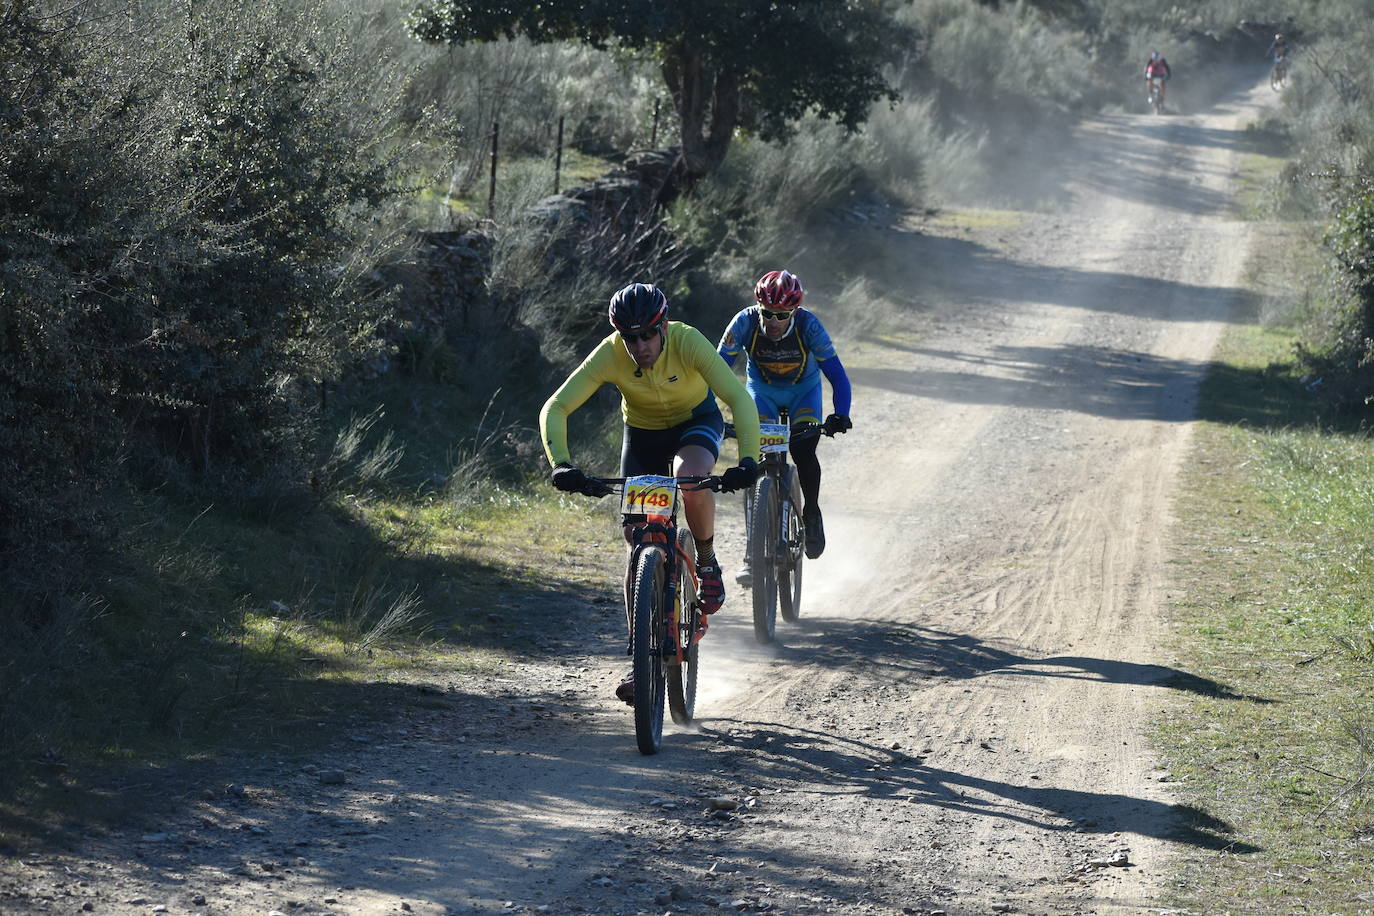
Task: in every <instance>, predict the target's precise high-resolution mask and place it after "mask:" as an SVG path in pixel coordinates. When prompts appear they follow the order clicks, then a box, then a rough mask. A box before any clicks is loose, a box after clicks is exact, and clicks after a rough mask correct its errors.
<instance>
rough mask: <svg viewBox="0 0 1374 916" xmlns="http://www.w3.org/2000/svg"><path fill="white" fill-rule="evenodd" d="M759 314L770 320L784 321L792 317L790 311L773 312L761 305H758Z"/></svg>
mask: <svg viewBox="0 0 1374 916" xmlns="http://www.w3.org/2000/svg"><path fill="white" fill-rule="evenodd" d="M759 314H760V315H762V316H763V317H764V318H767V319H769V320H770V321H786V320H787V319H789V318H791V317H792V313H791V312H774V311H770V310H768V309H766V308H764V307H763V306H761V305H760V306H759Z"/></svg>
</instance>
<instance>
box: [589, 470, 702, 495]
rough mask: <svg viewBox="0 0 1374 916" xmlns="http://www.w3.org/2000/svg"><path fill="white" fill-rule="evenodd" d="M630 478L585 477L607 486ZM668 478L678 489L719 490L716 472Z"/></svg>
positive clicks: (613, 485) (621, 482) (619, 483)
mask: <svg viewBox="0 0 1374 916" xmlns="http://www.w3.org/2000/svg"><path fill="white" fill-rule="evenodd" d="M630 479H631V478H629V477H588V478H587V480H589V481H594V482H596V483H604V484H605V485H606V486H608V487H615V486H620V485H621V484H623V483H625V481H627V480H630ZM668 479H669V480H672V481H674V482H676V483H677V485H678V489H679V490H687V491H691V490H717V491H718V490H720V484H721V479H720V476H719V475H716V474H709V475H706V476H704V477H703V476H696V477H669V478H668ZM683 484H695V486H683Z"/></svg>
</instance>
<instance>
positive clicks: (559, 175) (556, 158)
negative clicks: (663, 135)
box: [487, 99, 662, 219]
mask: <svg viewBox="0 0 1374 916" xmlns="http://www.w3.org/2000/svg"><path fill="white" fill-rule="evenodd" d="M565 120H566V119H565V117H564V116H563V115H559V116H558V130H557V139H556V140H555V142H554V151H553V193H555V194H557V193H559V192H560V191H561V190H562V183H563V149H564V145H565V144H564V122H565ZM661 121H662V118H661V103H660V101H659V100H658V99H655V100H654V117H653V122H652V126H651V128H650V131H649V147H648V148H649V149H656V148H657V147H658V134H659V128H660V125H661ZM489 136H490V138H491V145H490V153H489V159H490V167H489V170H488V175H489V178H488V181H487V217H488V218H489V219H491V218H494V217H495V216H496V185H497V181H496V174H497V169H498V168H499V166H500V162H501V122H500V121H499V120H493V121H492V122H491V130H490V132H489ZM615 136H616V134H614V133H604V134H593V135H590V136H583V137H581V138H579V142H580V143H582V144H587V143H594V142H597V141H605V140H611V139H613V138H614V137H615Z"/></svg>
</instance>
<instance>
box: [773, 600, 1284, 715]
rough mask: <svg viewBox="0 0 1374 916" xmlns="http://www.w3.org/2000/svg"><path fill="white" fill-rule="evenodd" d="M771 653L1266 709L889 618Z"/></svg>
mask: <svg viewBox="0 0 1374 916" xmlns="http://www.w3.org/2000/svg"><path fill="white" fill-rule="evenodd" d="M782 639H784V640H785V644H779V645H778V646H776V647H775V648H774V649H773V652H774V654H775V657H776V658H778V659H779V660H782V661H785V662H786V663H788V664H789V665H793V666H796V665H801V666H816V667H818V668H819V669H820V670H836V669H839V668H844V667H852V668H853V669H854V670H855V671H862V672H863V674H862V675H861V677H862V678H863V679H864V680H870V679H871V680H873V681H876V682H881V683H901V682H902V681H904V680H926V679H930V678H949V679H952V680H962V679H968V678H976V677H985V676H987V675H991V674H998V675H1014V676H1018V677H1049V678H1068V679H1073V680H1083V681H1097V682H1101V683H1107V684H1127V685H1132V686H1139V687H1165V688H1168V689H1170V690H1178V691H1183V692H1186V693H1193V694H1197V695H1199V696H1206V697H1212V698H1214V699H1222V700H1246V701H1249V702H1252V703H1273V702H1277V701H1275V700H1271V699H1267V698H1265V697H1256V696H1252V695H1250V694H1245V693H1239V692H1237V691H1236V690H1234V689H1233V688H1232V687H1231V686H1230V685H1228V684H1225V683H1222V682H1220V681H1214V680H1212V679H1210V678H1205V677H1201V676H1199V675H1196V674H1193V673H1191V672H1188V671H1183V670H1180V669H1178V668H1173V667H1170V666H1168V665H1157V664H1144V663H1140V662H1129V661H1123V660H1120V659H1111V658H1094V657H1092V656H1083V655H1046V656H1036V655H1034V654H1033V653H1030V652H1026V651H1024V650H1018V649H1016V648H1015V647H1006V646H998V645H995V644H994V643H993V642H991V641H988V640H984V639H979V638H977V637H975V636H970V635H968V634H964V633H952V632H948V631H945V630H939V629H936V628H933V627H927V626H922V625H920V624H912V623H899V622H897V621H892V620H853V619H850V618H836V617H807V618H804V619H803V620H802V621H801V622H800V623H799V624H798V625H797V626H796V627H792V628H789V629H788V630H787V631H786V632H785V633H784V634H782Z"/></svg>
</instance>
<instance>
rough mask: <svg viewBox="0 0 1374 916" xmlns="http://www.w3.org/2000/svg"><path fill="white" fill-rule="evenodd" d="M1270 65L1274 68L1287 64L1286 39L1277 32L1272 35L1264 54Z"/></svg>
mask: <svg viewBox="0 0 1374 916" xmlns="http://www.w3.org/2000/svg"><path fill="white" fill-rule="evenodd" d="M1264 53H1265V56H1267V57H1268V58H1269V60H1270V62H1271V63H1273V64H1274V65H1275V66H1282V65H1286V64H1287V63H1288V39H1287V38H1284V37H1283V33H1282V32H1279V33H1277V34H1275V35H1274V40H1273V42H1271V43H1270V45H1269V50H1268V51H1266V52H1264Z"/></svg>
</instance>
